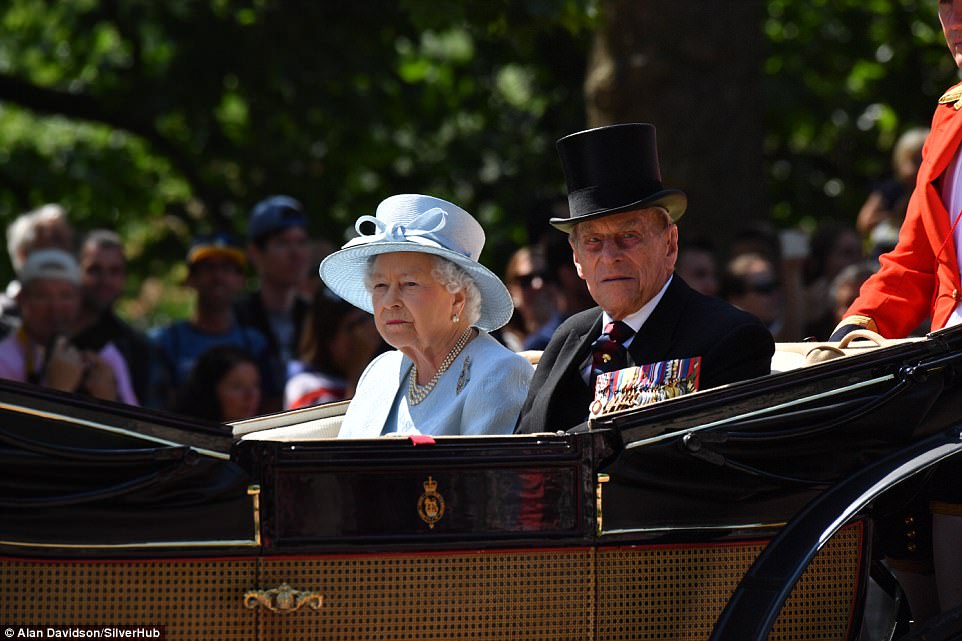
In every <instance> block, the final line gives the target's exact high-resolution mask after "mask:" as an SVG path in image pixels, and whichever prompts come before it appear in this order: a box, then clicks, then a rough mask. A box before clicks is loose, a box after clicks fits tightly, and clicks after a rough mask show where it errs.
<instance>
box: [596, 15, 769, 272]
mask: <svg viewBox="0 0 962 641" xmlns="http://www.w3.org/2000/svg"><path fill="white" fill-rule="evenodd" d="M763 10H764V4H763V2H762V0H737V1H735V2H728V1H723V2H719V1H718V0H688V1H687V2H678V1H677V0H604V2H603V7H602V11H603V16H602V24H601V26H600V28H599V29H598V31H597V33H596V36H595V41H594V43H593V46H592V50H591V53H590V54H589V60H588V71H587V74H586V76H585V98H586V104H587V115H588V124H589V126H591V127H598V126H602V125H607V124H612V123H618V122H650V123H652V124H654V125H655V126H656V128H657V131H658V148H659V156H660V158H661V170H662V179H663V181H664V183H665V185H666V186H669V187H675V188H678V189H682V190H683V191H685V192H686V193H687V194H688V211H687V213H686V214H685V216H684V217H683V218H682V219H681V221H680V223H679V229H680V231H681V236H682V242H684V239H685V238H692V237H696V236H697V237H702V238H708V239H711V240H712V241H714V242H715V243H716V244H717V245H718V249H719V250H722V253H724V251H723V250H724V249H725V247H726V246H727V243H728V241H729V240H730V239H731V237H732V235H733V234H734V232H735V231H737V229H738V228H739V227H740V226H741V225H742V224H744V223H746V222H748V221H749V220H758V219H763V220H768V218H769V214H768V208H767V197H766V187H765V175H764V169H763V159H762V138H763V133H764V128H763V122H762V119H763V113H764V109H763V107H764V105H763V95H762V86H761V78H762V65H763V63H764V53H763V51H764V48H763V35H762V18H763Z"/></svg>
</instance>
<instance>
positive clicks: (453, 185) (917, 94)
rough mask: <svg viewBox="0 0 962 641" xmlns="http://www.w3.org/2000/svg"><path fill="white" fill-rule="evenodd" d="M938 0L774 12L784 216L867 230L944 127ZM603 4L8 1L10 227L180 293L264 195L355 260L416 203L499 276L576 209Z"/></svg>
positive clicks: (772, 161) (774, 194)
mask: <svg viewBox="0 0 962 641" xmlns="http://www.w3.org/2000/svg"><path fill="white" fill-rule="evenodd" d="M659 1H661V0H659ZM731 1H737V0H731ZM935 4H936V3H935V2H934V0H807V1H806V2H798V1H796V0H767V18H766V19H765V21H764V24H763V25H759V28H761V29H764V33H765V34H766V37H767V41H768V43H769V50H768V52H767V53H766V54H764V58H763V59H760V60H759V61H758V64H759V65H762V66H763V68H764V71H765V74H766V76H765V78H766V80H765V82H766V105H765V108H766V113H767V120H766V123H765V128H766V132H767V134H766V140H765V150H764V151H765V158H766V161H767V166H768V170H769V176H770V184H769V188H770V194H771V202H772V215H773V217H774V219H775V220H776V222H778V223H779V224H795V223H797V222H798V221H800V220H811V221H817V220H819V219H821V218H825V217H833V218H838V219H843V220H854V217H855V214H856V212H857V210H858V207H859V205H860V204H861V202H862V200H863V199H864V197H865V195H866V193H867V191H868V189H869V185H870V182H871V181H872V180H874V179H879V178H882V177H884V176H885V175H886V174H887V172H888V168H889V151H890V148H891V145H892V143H893V141H894V139H895V138H896V137H897V135H898V134H899V133H900V132H901V131H903V130H905V129H906V128H908V127H909V126H913V125H920V124H921V125H924V124H927V122H928V119H929V117H930V115H931V112H932V106H933V104H934V101H935V99H936V98H937V97H938V95H939V94H940V93H941V91H942V90H943V89H944V88H945V87H946V86H948V85H949V84H951V83H952V82H953V79H954V78H956V77H957V76H956V75H955V71H954V67H953V65H952V63H951V60H950V59H949V57H948V55H947V54H946V52H945V50H944V43H942V39H941V34H940V32H939V28H938V21H937V17H936V15H935ZM725 5H726V2H718V1H717V0H710V1H706V2H704V7H703V8H704V10H705V11H725V10H726V9H725ZM603 8H604V3H603V2H597V0H466V1H464V2H432V1H429V0H400V1H398V0H365V1H364V2H353V3H350V2H348V3H333V2H326V1H305V0H288V1H282V0H210V1H207V2H196V1H193V0H165V1H164V2H154V1H150V0H60V1H57V0H46V1H42V2H38V1H37V0H7V2H5V3H3V4H2V6H0V161H2V162H0V224H2V225H6V224H7V223H9V222H10V221H11V220H12V219H13V218H14V217H15V216H16V215H17V214H18V213H20V212H22V211H25V210H27V209H30V208H32V207H35V206H38V205H40V204H42V203H44V202H59V203H62V204H63V205H64V206H65V207H66V208H67V209H68V211H69V212H70V215H71V217H72V219H73V221H74V222H75V223H76V225H77V227H78V228H80V229H81V230H83V229H91V228H94V227H111V228H114V229H117V230H118V231H120V232H121V233H122V234H123V235H124V237H125V238H126V239H127V240H128V249H129V252H130V254H131V257H132V261H133V262H132V272H133V278H132V288H134V289H140V287H141V285H142V283H144V282H145V281H147V279H148V277H158V278H161V279H162V280H163V281H164V282H176V279H177V278H178V277H179V275H180V274H181V273H182V272H181V271H179V270H181V269H182V267H181V266H180V265H179V263H180V260H181V257H182V256H183V252H184V249H185V246H186V243H187V240H188V238H189V237H190V236H191V235H192V234H194V233H197V232H201V231H207V230H209V229H212V228H225V229H229V230H233V231H235V232H237V233H241V234H242V233H243V230H244V222H245V219H246V215H247V212H248V210H249V208H250V207H251V206H252V205H253V204H254V203H255V202H256V201H257V200H259V199H260V198H262V197H264V196H266V195H269V194H272V193H289V194H291V195H294V196H296V197H298V198H300V199H301V200H302V201H303V202H304V203H305V205H306V206H307V208H308V210H309V211H310V212H311V224H312V233H313V234H314V235H315V236H316V237H318V238H325V239H328V240H329V241H330V242H332V243H333V244H340V242H341V241H342V240H343V238H344V235H345V233H347V232H348V229H349V225H350V223H351V222H352V221H353V220H354V219H355V218H356V217H357V215H359V214H362V213H370V212H371V210H372V209H373V208H374V207H375V206H376V204H377V202H378V201H379V200H380V199H381V198H382V197H384V196H385V195H387V194H390V193H397V192H403V191H420V192H427V193H433V194H437V195H439V196H445V197H448V198H451V199H453V200H455V201H457V202H459V203H460V204H463V205H464V206H465V207H467V208H468V209H469V210H470V211H472V212H474V213H475V214H476V215H478V217H479V218H480V219H481V221H482V223H483V224H484V225H485V228H486V230H487V232H488V236H489V243H488V249H487V250H486V252H485V256H484V257H483V258H484V259H485V260H486V261H487V263H488V264H489V265H490V266H491V267H493V268H494V269H496V270H499V269H500V267H501V266H502V265H503V264H504V259H505V258H506V256H507V254H508V253H509V251H510V250H511V249H512V248H513V247H514V246H516V245H517V244H520V243H523V242H525V241H526V240H527V239H526V237H525V233H524V227H525V224H524V223H525V217H526V215H527V213H528V211H529V209H530V205H531V203H532V201H533V200H535V199H536V198H539V197H542V196H545V195H556V194H559V193H561V191H562V185H563V181H562V176H561V172H560V171H559V167H558V161H557V157H556V154H555V151H554V145H553V143H554V140H555V139H556V138H558V137H560V136H561V135H564V134H566V133H570V132H571V131H574V130H577V129H579V128H581V127H582V126H583V124H584V119H585V116H584V101H583V98H582V84H583V81H584V73H585V64H586V63H585V59H586V54H587V51H588V47H589V44H590V41H591V37H592V31H591V30H592V27H593V25H594V24H596V20H597V15H596V14H597V13H598V12H599V11H601V10H603ZM678 28H679V29H684V28H686V25H678ZM751 55H759V54H755V53H752V54H751ZM668 62H669V63H670V61H668ZM676 73H677V74H686V73H689V74H690V73H692V70H690V69H678V70H677V72H676ZM668 78H669V80H670V76H668ZM733 90H737V88H733ZM651 95H653V96H657V95H658V87H652V88H651ZM0 276H2V277H9V276H10V267H9V265H8V264H7V263H6V261H0ZM155 285H156V283H155ZM145 313H147V312H145Z"/></svg>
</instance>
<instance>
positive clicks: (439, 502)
mask: <svg viewBox="0 0 962 641" xmlns="http://www.w3.org/2000/svg"><path fill="white" fill-rule="evenodd" d="M423 485H424V494H422V495H421V497H420V498H419V499H418V516H420V517H421V520H422V521H424V522H425V523H427V524H428V527H429V528H432V529H433V528H434V524H435V523H437V522H438V521H440V520H441V518H442V517H443V516H444V497H443V496H441V494H440V493H439V492H438V483H437V481H435V480H434V479H433V478H431V477H430V476H429V477H428V480H426V481H425V482H424V484H423Z"/></svg>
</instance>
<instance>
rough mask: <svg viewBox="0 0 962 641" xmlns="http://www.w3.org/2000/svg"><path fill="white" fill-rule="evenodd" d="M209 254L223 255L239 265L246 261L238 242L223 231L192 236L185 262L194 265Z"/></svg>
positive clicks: (241, 265)
mask: <svg viewBox="0 0 962 641" xmlns="http://www.w3.org/2000/svg"><path fill="white" fill-rule="evenodd" d="M211 256H225V257H227V258H230V259H231V260H233V261H234V262H236V263H237V265H238V266H239V267H243V266H244V265H245V264H246V263H247V256H246V255H245V254H244V250H243V248H242V247H241V246H240V243H238V242H237V240H236V239H235V238H234V237H233V236H231V235H230V234H227V233H224V232H218V233H215V234H204V235H201V236H197V237H196V238H194V240H193V242H192V243H191V244H190V249H189V250H188V251H187V264H188V265H195V264H197V263H198V262H199V261H202V260H204V259H205V258H210V257H211Z"/></svg>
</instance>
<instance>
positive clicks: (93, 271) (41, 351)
mask: <svg viewBox="0 0 962 641" xmlns="http://www.w3.org/2000/svg"><path fill="white" fill-rule="evenodd" d="M917 139H918V136H914V137H911V139H910V140H909V141H908V142H906V143H905V144H903V145H902V147H900V148H899V150H898V151H897V153H896V160H895V166H896V169H899V168H901V169H902V171H903V172H904V171H909V169H910V168H911V163H910V162H909V161H908V160H906V154H909V156H911V157H912V158H914V157H915V155H914V150H915V149H916V147H915V146H913V145H914V143H916V142H917ZM909 143H913V144H912V145H910V144H909ZM906 149H909V150H913V151H906ZM899 159H900V160H899ZM906 167H909V169H906ZM889 191H893V192H894V188H892V189H889ZM879 202H881V201H880V195H879V193H876V191H873V192H872V194H871V195H870V196H869V199H868V201H867V202H866V207H865V208H864V211H869V210H870V209H872V207H875V213H873V214H871V215H870V214H866V213H864V212H863V215H862V216H861V217H860V219H859V227H858V228H857V227H856V226H855V225H852V226H845V225H841V224H839V223H836V222H828V223H824V224H822V225H821V226H819V227H818V228H816V229H814V230H812V231H811V232H810V233H805V232H802V231H801V230H798V229H794V230H787V231H786V230H782V231H778V230H776V229H775V227H774V226H773V225H770V224H768V223H761V222H754V223H750V224H746V225H745V226H744V227H743V228H742V229H740V230H738V231H737V233H736V235H735V237H734V239H733V240H732V241H731V242H730V243H729V245H728V247H727V248H725V250H724V251H722V250H720V249H719V248H718V247H716V246H715V245H713V244H712V243H711V242H709V241H707V240H704V239H698V238H691V239H687V240H685V241H683V242H682V244H681V246H680V248H679V255H678V261H677V267H676V270H677V273H678V274H679V275H680V276H681V277H682V278H683V279H685V281H686V282H688V284H689V285H691V286H692V287H693V288H694V289H696V290H697V291H699V292H701V293H703V294H706V295H709V296H718V297H720V298H722V299H724V300H726V301H728V302H729V303H731V304H732V305H734V306H736V307H738V308H740V309H742V310H745V311H747V312H750V313H751V314H754V315H755V316H757V317H758V318H759V319H760V320H761V321H762V322H763V323H764V324H765V325H766V326H767V327H768V328H769V330H770V331H771V333H772V335H773V336H774V337H775V339H776V340H777V341H802V340H811V339H817V340H825V339H826V338H827V337H828V335H829V334H830V333H831V330H832V328H833V327H834V326H835V325H836V324H837V323H838V321H839V320H840V319H841V318H842V315H843V314H844V312H845V310H846V308H847V306H848V304H849V303H850V302H851V301H852V300H854V298H855V296H856V295H857V293H858V288H859V286H860V285H861V283H862V282H863V281H864V280H865V279H866V278H868V277H869V276H870V275H871V274H872V273H873V272H874V271H875V269H876V268H877V265H878V253H879V247H878V239H879V238H881V237H882V236H881V235H880V234H879V233H878V232H877V228H878V227H879V225H882V226H883V227H884V226H885V225H889V224H892V223H893V221H894V222H895V223H897V221H898V214H897V213H894V214H893V213H891V212H889V213H884V212H883V213H879V211H880V210H879V209H878V205H879ZM884 202H888V201H884ZM566 205H567V204H566V203H565V202H564V200H562V199H554V200H550V201H545V202H543V203H539V205H538V206H537V208H535V209H533V210H532V211H531V212H529V214H530V215H529V219H530V225H529V228H530V229H529V238H530V241H531V242H530V244H528V245H525V246H523V247H520V248H518V249H517V250H516V251H515V252H514V253H513V254H512V255H511V256H510V259H509V260H508V261H507V263H506V265H505V266H504V269H503V270H502V273H501V276H502V277H503V280H504V283H505V285H506V286H507V287H508V291H509V292H510V294H511V298H512V302H513V303H514V307H515V313H514V316H513V317H512V319H511V321H510V322H509V323H508V325H506V326H505V327H504V328H502V329H501V330H499V331H497V332H495V333H494V335H495V337H496V338H497V339H498V340H500V341H501V342H502V343H504V344H505V345H507V346H508V347H509V348H511V349H512V350H514V351H519V352H521V351H526V350H541V349H544V347H545V345H547V343H548V341H549V339H550V338H551V335H552V333H553V331H554V330H555V328H557V327H558V326H559V325H560V324H561V322H563V321H564V319H566V318H568V317H570V316H571V315H573V314H575V313H577V312H579V311H582V310H584V309H587V308H589V307H593V306H594V303H593V301H592V300H591V297H590V296H589V294H588V291H587V288H586V287H585V284H584V281H583V280H582V279H581V278H579V275H578V274H577V271H576V269H575V266H574V264H573V262H572V260H571V249H570V247H569V246H568V243H567V239H566V238H565V236H564V235H562V234H549V233H543V232H544V231H546V230H547V229H548V225H547V224H546V222H545V221H546V220H547V218H549V217H550V216H553V215H555V214H556V213H557V209H558V208H559V207H564V206H566ZM869 219H871V221H870V222H866V221H869ZM860 231H861V233H860ZM76 236H77V234H76V232H75V230H74V229H73V228H72V226H71V224H70V222H69V220H68V216H67V212H65V211H64V210H63V208H61V207H59V206H57V205H45V206H43V207H41V208H39V209H37V210H34V211H31V212H27V213H25V214H23V215H21V216H19V217H18V218H17V219H16V220H15V221H14V222H13V223H11V224H10V225H9V226H8V228H7V243H8V244H7V248H8V252H9V255H10V260H11V263H12V264H13V266H14V268H15V271H16V273H17V274H18V278H17V279H16V280H14V281H13V282H11V283H10V284H9V285H8V286H7V287H6V289H5V291H4V292H3V293H2V294H0V338H2V339H3V342H0V376H2V377H5V378H10V379H14V380H20V381H27V382H32V383H37V384H40V385H46V386H50V387H55V388H57V389H61V390H66V391H74V392H77V393H82V394H88V395H90V396H95V397H98V398H102V399H107V400H119V401H122V402H126V403H134V404H140V405H144V406H149V407H152V408H156V409H162V410H171V411H175V412H179V413H182V414H186V415H190V416H194V417H197V418H202V419H208V420H214V421H220V422H229V421H234V420H238V419H242V418H246V417H249V416H253V415H258V414H263V413H268V412H273V411H278V410H281V409H295V408H301V407H307V406H310V405H317V404H321V403H327V402H332V401H338V400H345V399H349V398H351V397H352V396H353V394H354V389H355V386H356V384H357V380H358V377H359V375H360V373H361V371H362V370H363V369H364V367H365V366H366V365H367V363H368V362H370V360H371V359H372V358H373V357H374V356H376V355H377V354H379V353H381V352H382V351H384V350H385V349H386V346H385V344H384V343H383V341H382V340H381V339H380V337H379V336H378V334H377V331H376V330H375V328H374V325H373V321H372V319H371V316H370V315H369V314H367V313H365V312H362V311H360V310H358V309H357V308H355V307H353V306H352V305H350V304H348V303H346V302H345V301H343V300H341V299H340V298H338V297H337V296H336V295H335V294H333V293H332V292H331V291H330V290H328V289H327V288H326V287H324V285H323V283H321V281H320V280H319V279H318V278H317V263H318V262H319V260H320V258H322V257H323V256H324V254H325V253H327V252H328V251H329V245H328V244H327V243H325V242H323V241H315V240H312V239H311V238H310V237H309V235H308V217H307V214H306V212H305V211H304V210H303V208H302V206H301V204H300V203H299V202H298V201H297V200H295V199H294V198H291V197H289V196H273V197H270V198H267V199H265V200H263V201H261V202H260V203H258V204H257V205H256V206H255V207H254V208H253V209H252V211H251V214H250V217H249V219H248V225H247V238H246V243H243V242H241V241H240V240H239V239H237V238H234V237H233V236H231V235H230V234H228V233H214V234H208V235H199V236H196V237H195V238H194V240H193V242H192V244H191V246H190V247H189V249H188V251H187V254H186V256H185V261H186V266H187V272H188V275H187V278H186V281H185V282H184V285H185V286H186V287H188V288H191V289H193V290H194V292H195V293H196V297H195V303H194V305H193V312H192V314H191V315H190V317H188V318H183V319H179V320H176V321H174V322H172V323H170V324H168V325H164V326H160V327H154V328H150V329H149V330H147V331H146V332H141V331H139V330H137V329H135V328H134V327H133V326H132V325H131V324H130V323H129V322H127V321H125V320H124V319H123V318H122V317H121V315H120V314H118V312H117V310H116V303H117V301H118V299H119V298H120V297H121V295H122V294H123V292H124V290H125V285H126V256H125V250H124V242H123V239H122V238H121V237H120V236H119V235H118V234H116V233H115V232H113V231H110V230H103V229H96V230H91V231H88V232H86V233H84V234H83V235H82V237H81V238H80V239H79V242H77V240H76ZM248 271H251V272H253V273H254V274H255V275H256V287H254V288H253V289H252V290H251V291H245V282H246V273H247V272H248ZM212 399H214V400H215V401H216V402H211V400H212Z"/></svg>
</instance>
